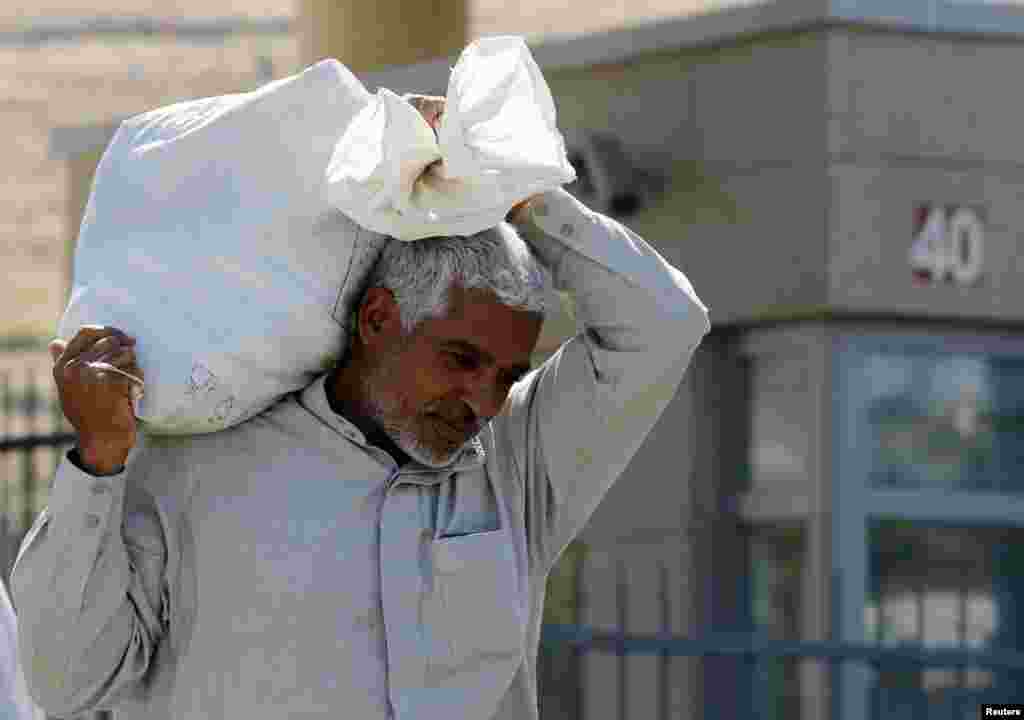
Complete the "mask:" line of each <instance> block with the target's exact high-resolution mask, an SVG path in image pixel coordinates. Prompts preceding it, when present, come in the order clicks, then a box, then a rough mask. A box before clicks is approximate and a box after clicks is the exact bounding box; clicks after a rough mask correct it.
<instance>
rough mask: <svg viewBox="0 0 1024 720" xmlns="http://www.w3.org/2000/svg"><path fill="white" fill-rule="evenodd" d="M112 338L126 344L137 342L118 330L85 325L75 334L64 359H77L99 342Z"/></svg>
mask: <svg viewBox="0 0 1024 720" xmlns="http://www.w3.org/2000/svg"><path fill="white" fill-rule="evenodd" d="M112 336H113V337H117V338H119V339H123V340H124V341H126V342H128V341H130V342H132V343H134V342H135V340H134V339H133V338H129V337H128V335H126V334H125V333H124V332H122V331H121V330H118V329H117V328H114V327H107V326H103V325H85V326H83V327H82V328H81V329H80V330H79V331H78V332H77V333H76V334H75V337H74V338H73V339H72V340H71V342H69V343H68V344H67V347H66V348H65V349H64V353H63V355H62V357H63V358H65V359H71V358H74V357H77V356H78V355H81V354H82V352H84V351H85V350H86V349H87V348H89V347H90V346H91V345H93V344H94V343H96V342H97V341H99V340H101V339H104V338H107V337H112Z"/></svg>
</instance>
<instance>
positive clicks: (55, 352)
mask: <svg viewBox="0 0 1024 720" xmlns="http://www.w3.org/2000/svg"><path fill="white" fill-rule="evenodd" d="M67 346H68V344H67V343H66V342H64V341H63V340H61V339H60V338H54V339H53V340H51V341H50V345H49V347H48V348H47V349H48V350H49V351H50V358H51V359H52V360H53V361H54V362H57V361H58V360H59V359H60V356H61V355H63V354H64V349H65V348H67Z"/></svg>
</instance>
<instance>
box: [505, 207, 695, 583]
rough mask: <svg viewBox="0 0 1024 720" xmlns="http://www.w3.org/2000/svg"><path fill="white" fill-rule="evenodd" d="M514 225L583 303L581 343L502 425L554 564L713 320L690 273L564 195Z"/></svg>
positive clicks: (526, 389) (515, 403)
mask: <svg viewBox="0 0 1024 720" xmlns="http://www.w3.org/2000/svg"><path fill="white" fill-rule="evenodd" d="M511 219H512V221H513V222H514V224H515V225H516V226H517V228H518V229H519V231H520V233H521V234H522V235H523V237H524V239H525V240H526V241H527V243H528V244H529V245H530V246H531V248H532V249H533V250H534V252H535V253H536V255H537V256H538V258H539V259H540V260H541V261H542V262H543V263H544V264H545V265H546V266H547V267H548V268H549V269H550V270H551V271H552V274H553V276H554V282H555V287H556V289H559V290H562V291H567V292H569V293H570V294H571V295H573V297H574V299H575V304H576V323H577V334H576V336H575V337H574V338H572V339H570V340H569V341H567V342H566V343H565V344H563V345H562V347H561V348H559V350H558V351H557V352H556V353H555V354H554V355H553V356H552V357H551V358H549V359H548V360H547V362H545V363H544V365H543V366H542V367H541V368H539V369H538V371H537V372H535V373H532V374H531V376H530V379H529V382H523V383H520V384H519V385H517V386H516V387H514V388H513V390H512V394H511V404H510V408H509V413H508V416H507V418H506V422H507V425H506V426H505V428H504V431H505V432H508V433H510V437H509V438H508V440H509V441H510V442H512V443H513V444H514V445H515V446H518V447H521V448H522V447H525V448H526V449H527V454H526V455H525V457H524V458H523V460H524V462H525V468H523V469H522V472H523V474H524V476H525V477H524V482H525V483H526V502H527V515H528V518H527V520H528V523H529V527H530V528H532V530H531V537H530V543H531V548H532V550H533V553H534V560H535V562H538V563H542V564H544V565H545V567H547V566H549V565H550V563H553V562H554V560H555V559H556V558H557V555H558V553H560V552H561V550H562V549H563V548H564V547H565V545H566V544H567V543H568V542H569V541H570V540H571V539H572V538H573V537H575V535H576V534H577V533H578V532H579V531H580V530H581V529H582V528H583V526H584V525H585V523H586V522H587V520H588V519H589V518H590V515H591V514H592V513H593V511H594V510H595V508H596V507H597V505H598V503H599V502H600V500H601V498H602V497H603V496H604V494H605V493H606V492H607V491H608V489H609V488H610V487H611V485H612V483H613V482H614V481H615V479H616V478H617V477H618V476H619V475H620V474H621V473H622V471H623V470H624V469H625V467H626V465H627V464H628V463H629V461H630V459H631V458H632V457H633V455H634V454H635V453H636V451H637V450H638V449H639V447H640V445H641V443H642V442H643V440H644V438H645V437H646V436H647V434H648V433H649V432H650V431H651V428H652V427H653V426H654V423H655V422H656V421H657V419H658V417H660V415H661V413H662V412H663V411H664V410H665V408H666V406H667V405H668V403H669V401H670V400H671V399H672V397H673V395H674V394H675V392H676V389H677V388H678V386H679V383H680V381H681V380H682V377H683V373H684V372H685V370H686V368H687V366H688V365H689V362H690V359H691V357H692V356H693V352H694V350H695V349H696V348H697V346H698V344H699V343H700V341H701V339H702V338H703V337H704V335H705V334H706V333H707V332H708V330H709V329H710V323H709V321H708V313H707V309H706V308H705V307H704V305H703V304H702V303H701V301H700V300H699V299H698V298H697V296H696V294H695V293H694V291H693V287H692V286H691V284H690V282H689V281H688V280H687V279H686V277H685V276H684V275H683V273H681V272H680V271H679V270H677V269H676V268H674V267H673V266H672V265H670V264H669V263H668V262H667V261H666V260H665V259H664V258H663V257H662V256H661V255H659V254H658V253H657V252H656V251H655V250H654V249H653V248H651V247H650V245H648V244H647V243H646V242H644V241H643V240H642V239H641V238H640V237H638V236H637V235H636V234H635V233H633V232H632V231H630V230H629V229H628V228H626V227H624V226H622V225H621V224H619V223H618V222H616V221H614V220H612V219H610V218H608V217H605V216H604V215H602V214H600V213H597V212H594V211H592V210H590V209H588V208H587V207H586V206H584V205H583V204H582V203H580V202H579V201H577V200H576V199H575V198H573V197H572V196H571V195H570V194H569V193H568V192H566V191H565V190H556V191H553V192H549V193H546V194H544V195H541V196H539V197H537V198H535V199H533V200H532V201H531V202H530V203H529V204H528V205H527V206H526V207H525V208H523V209H522V210H518V211H517V212H514V213H513V215H512V218H511Z"/></svg>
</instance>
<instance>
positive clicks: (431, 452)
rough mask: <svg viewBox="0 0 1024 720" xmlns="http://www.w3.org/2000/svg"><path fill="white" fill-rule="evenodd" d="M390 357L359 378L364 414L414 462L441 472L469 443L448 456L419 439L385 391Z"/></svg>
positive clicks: (395, 398)
mask: <svg viewBox="0 0 1024 720" xmlns="http://www.w3.org/2000/svg"><path fill="white" fill-rule="evenodd" d="M398 352H401V350H400V349H399V350H398ZM393 357H394V355H391V356H389V357H388V358H385V359H384V360H383V361H382V362H380V363H379V364H377V365H376V366H375V367H374V368H373V369H372V370H370V371H369V372H367V373H366V374H365V375H364V377H363V378H362V381H361V385H362V395H363V398H364V408H363V411H364V412H365V414H366V415H367V416H368V417H369V418H370V419H372V420H373V421H374V422H375V423H376V424H377V426H378V427H379V428H380V429H381V431H382V432H383V433H384V434H385V435H387V436H388V437H389V438H391V441H392V442H393V443H395V445H397V446H398V447H399V448H400V449H401V450H402V452H404V453H405V454H406V455H408V456H409V457H411V458H412V459H413V460H415V461H416V462H418V463H420V464H422V465H425V466H426V467H429V468H435V469H437V468H443V467H445V466H447V465H448V464H450V463H451V461H452V459H453V458H454V457H455V456H456V455H458V454H459V452H461V451H462V449H463V448H464V447H466V445H468V444H469V442H470V441H471V439H470V440H467V441H466V442H465V443H463V444H462V445H460V446H459V447H456V448H454V449H453V450H451V451H449V452H447V453H446V452H444V451H441V450H438V449H437V448H434V447H431V446H430V445H428V444H427V443H425V442H423V441H422V440H421V439H420V437H419V435H418V434H417V433H416V430H415V428H414V427H413V420H412V419H411V418H409V417H405V416H403V414H402V403H401V398H400V397H398V396H397V394H396V393H395V392H394V391H393V390H391V389H389V387H388V385H389V383H388V380H387V378H388V376H389V374H390V373H389V372H388V371H389V369H390V365H391V363H390V362H389V361H390V360H392V359H393Z"/></svg>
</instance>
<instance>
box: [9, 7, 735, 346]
mask: <svg viewBox="0 0 1024 720" xmlns="http://www.w3.org/2000/svg"><path fill="white" fill-rule="evenodd" d="M743 1H744V0H725V1H724V2H722V1H720V2H717V3H716V2H712V1H710V0H647V1H646V2H644V3H635V2H630V3H629V4H628V5H627V0H530V1H529V2H525V3H507V2H505V1H504V0H477V2H476V4H475V5H474V6H473V8H472V12H471V28H472V30H471V32H472V34H473V35H474V36H478V35H481V34H491V33H522V34H527V35H545V34H552V33H580V32H586V31H592V30H599V29H606V28H610V27H618V26H623V25H627V24H630V23H633V22H638V21H642V20H649V19H651V18H656V17H664V16H668V15H682V14H687V13H689V12H693V11H694V10H695V8H701V7H707V6H712V5H726V4H737V2H743ZM747 1H749V0H747ZM291 13H292V3H291V0H33V2H31V3H29V2H13V3H7V2H0V30H10V29H12V28H21V29H25V28H27V27H30V26H31V25H32V23H33V22H37V21H38V20H40V19H49V20H53V19H54V18H67V17H76V16H77V17H81V16H94V15H104V14H107V15H116V14H131V15H155V16H159V17H189V18H199V17H223V16H227V15H248V16H257V17H267V16H288V15H290V14H291ZM260 54H264V55H268V56H270V57H272V58H273V60H274V67H275V71H276V74H278V75H280V74H287V73H288V72H291V71H292V70H294V69H295V68H296V60H295V43H294V38H291V37H286V36H278V37H277V38H276V39H275V38H268V37H264V38H262V39H256V38H252V37H250V38H248V39H240V40H237V41H232V42H230V43H229V44H227V45H224V46H223V47H202V46H195V45H192V46H189V45H182V44H175V43H172V42H167V41H157V40H153V39H145V38H134V39H129V38H109V37H108V38H107V39H105V40H102V41H97V40H95V39H94V40H92V41H83V42H76V43H71V44H67V45H53V46H43V47H37V48H31V47H10V46H6V47H4V46H0V137H2V138H3V152H2V154H0V157H3V164H2V166H0V167H2V169H0V267H2V268H3V269H4V275H3V276H4V279H5V280H6V282H4V283H3V284H2V285H0V339H2V338H5V337H9V336H11V335H32V336H40V335H41V336H46V335H49V334H50V333H51V332H52V331H53V328H54V327H55V325H56V321H57V318H58V317H59V315H60V312H61V310H62V303H63V298H62V297H61V287H62V276H61V273H62V267H63V262H64V260H63V254H64V242H65V240H64V238H65V235H66V233H67V231H68V229H67V228H66V226H65V222H64V204H65V202H66V193H65V187H64V166H63V163H62V162H60V161H58V160H55V159H52V158H50V157H48V136H49V132H50V130H51V128H53V127H58V126H69V125H83V124H88V123H101V122H103V121H105V120H107V119H109V118H111V117H112V116H115V115H119V114H130V113H135V112H140V111H143V110H146V109H149V108H152V107H156V106H158V105H163V104H166V103H168V102H171V101H174V100H180V99H185V98H189V97H197V96H202V95H210V94H219V93H224V92H232V91H237V90H243V89H249V88H251V87H254V86H255V85H256V84H258V82H259V77H260V76H259V74H258V69H257V61H256V57H257V55H260Z"/></svg>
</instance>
